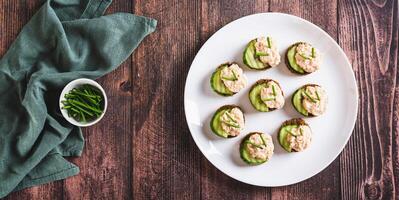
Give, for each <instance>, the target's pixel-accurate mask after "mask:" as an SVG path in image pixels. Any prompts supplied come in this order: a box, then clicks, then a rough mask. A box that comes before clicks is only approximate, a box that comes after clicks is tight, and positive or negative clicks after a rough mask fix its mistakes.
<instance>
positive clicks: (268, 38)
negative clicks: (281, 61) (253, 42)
mask: <svg viewBox="0 0 399 200" xmlns="http://www.w3.org/2000/svg"><path fill="white" fill-rule="evenodd" d="M266 40H267V46H268V47H269V48H272V42H271V41H270V37H267V38H266Z"/></svg>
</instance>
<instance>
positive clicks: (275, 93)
mask: <svg viewBox="0 0 399 200" xmlns="http://www.w3.org/2000/svg"><path fill="white" fill-rule="evenodd" d="M272 90H273V95H274V96H277V92H276V88H275V87H274V85H272Z"/></svg>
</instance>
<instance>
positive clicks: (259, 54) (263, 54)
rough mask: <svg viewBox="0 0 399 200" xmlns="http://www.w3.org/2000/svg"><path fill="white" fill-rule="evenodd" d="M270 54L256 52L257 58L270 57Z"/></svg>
mask: <svg viewBox="0 0 399 200" xmlns="http://www.w3.org/2000/svg"><path fill="white" fill-rule="evenodd" d="M268 55H269V54H268V53H266V52H256V56H268Z"/></svg>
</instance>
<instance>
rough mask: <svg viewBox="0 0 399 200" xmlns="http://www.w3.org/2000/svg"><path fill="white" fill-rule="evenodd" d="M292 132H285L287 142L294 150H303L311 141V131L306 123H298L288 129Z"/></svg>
mask: <svg viewBox="0 0 399 200" xmlns="http://www.w3.org/2000/svg"><path fill="white" fill-rule="evenodd" d="M290 132H291V133H292V134H287V137H286V139H287V142H288V144H289V145H290V147H291V149H293V150H294V151H297V152H299V151H303V150H305V149H306V148H307V147H308V146H309V145H310V143H311V141H312V131H311V130H310V127H309V126H307V125H300V126H298V127H296V128H292V129H291V131H290Z"/></svg>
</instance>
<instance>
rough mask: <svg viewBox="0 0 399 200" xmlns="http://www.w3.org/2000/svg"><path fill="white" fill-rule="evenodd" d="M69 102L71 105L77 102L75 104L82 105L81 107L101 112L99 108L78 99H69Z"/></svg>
mask: <svg viewBox="0 0 399 200" xmlns="http://www.w3.org/2000/svg"><path fill="white" fill-rule="evenodd" d="M70 103H71V104H72V105H73V104H77V105H80V106H83V107H85V108H87V109H90V110H92V111H94V112H98V113H102V111H101V110H98V109H96V108H93V107H92V106H89V105H86V104H84V103H82V102H80V101H75V100H70Z"/></svg>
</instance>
